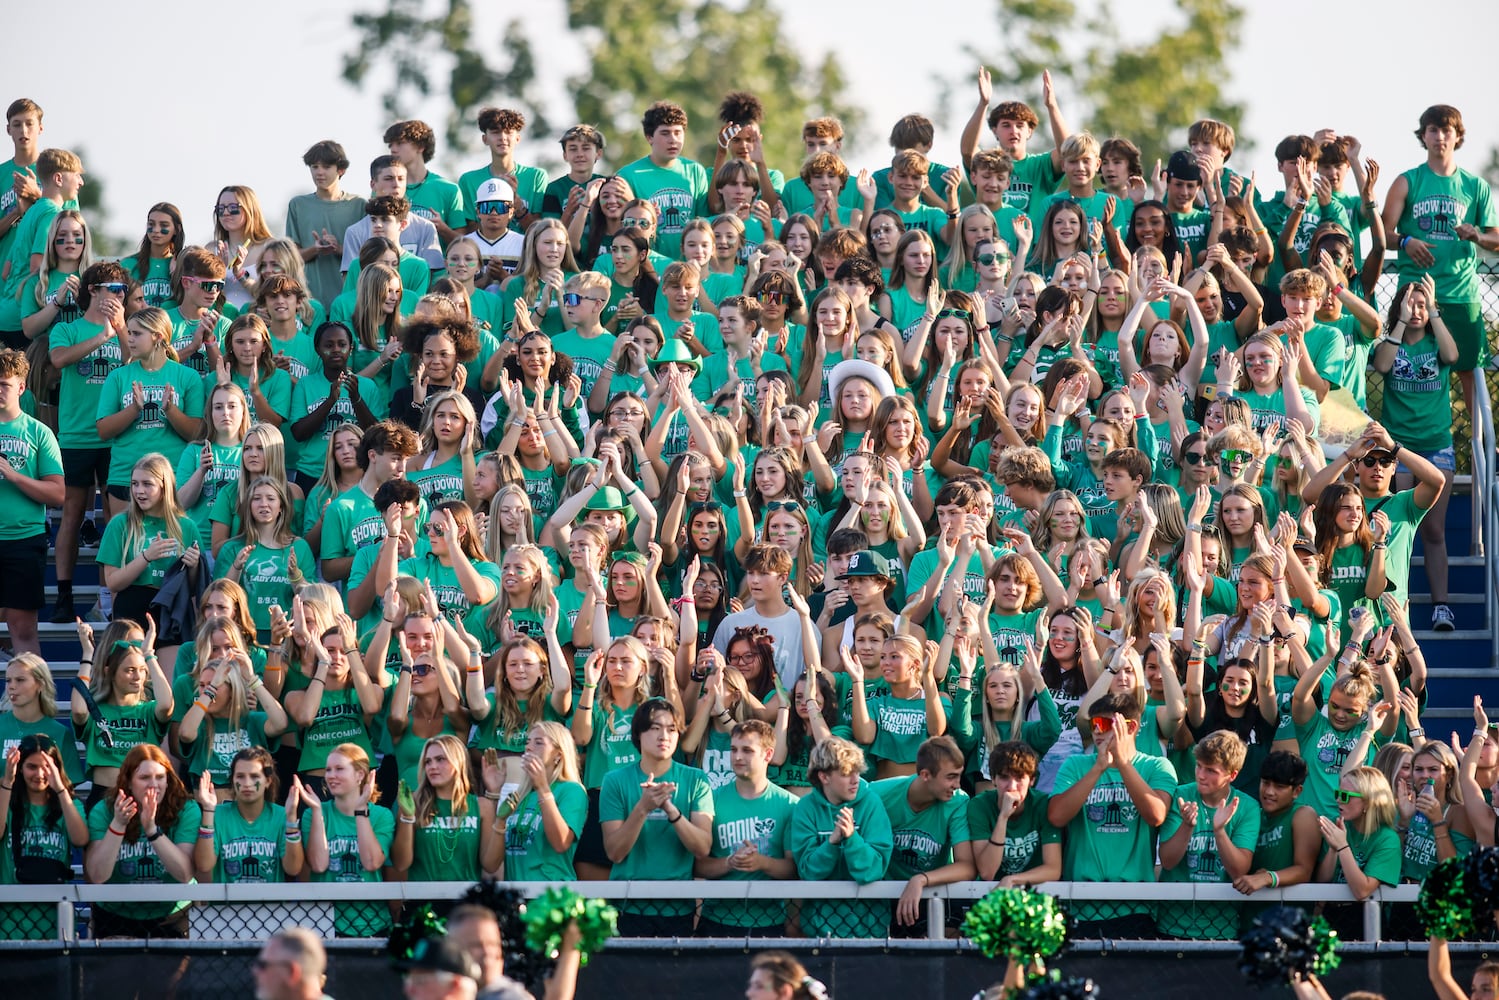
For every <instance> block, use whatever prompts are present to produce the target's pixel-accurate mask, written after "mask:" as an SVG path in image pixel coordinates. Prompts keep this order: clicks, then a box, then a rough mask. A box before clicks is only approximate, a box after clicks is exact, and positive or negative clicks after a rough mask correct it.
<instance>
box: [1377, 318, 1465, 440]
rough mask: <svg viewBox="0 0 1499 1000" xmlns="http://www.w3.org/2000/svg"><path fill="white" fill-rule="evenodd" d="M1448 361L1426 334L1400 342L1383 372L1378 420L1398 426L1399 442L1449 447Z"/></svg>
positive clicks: (1434, 341)
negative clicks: (1442, 357) (1443, 359)
mask: <svg viewBox="0 0 1499 1000" xmlns="http://www.w3.org/2000/svg"><path fill="white" fill-rule="evenodd" d="M1451 371H1452V366H1451V365H1444V364H1442V362H1441V359H1440V358H1439V357H1438V356H1437V341H1436V338H1435V337H1434V336H1432V335H1431V334H1429V333H1428V334H1427V335H1426V336H1424V337H1422V338H1421V339H1420V340H1418V341H1416V342H1415V343H1414V344H1401V345H1400V347H1399V349H1398V350H1397V351H1396V352H1395V363H1394V365H1393V366H1392V367H1391V368H1390V373H1389V374H1388V375H1386V376H1385V383H1384V410H1383V412H1382V413H1381V420H1382V421H1383V422H1384V424H1385V425H1386V426H1388V427H1396V428H1399V434H1400V443H1401V444H1403V445H1405V446H1406V447H1407V448H1410V449H1413V450H1415V451H1421V452H1433V451H1441V450H1442V449H1443V448H1451V447H1452V393H1451V389H1450V386H1451V378H1450V373H1451Z"/></svg>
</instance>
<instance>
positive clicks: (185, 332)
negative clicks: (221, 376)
mask: <svg viewBox="0 0 1499 1000" xmlns="http://www.w3.org/2000/svg"><path fill="white" fill-rule="evenodd" d="M167 319H169V320H171V321H172V350H174V351H176V352H177V360H178V361H179V362H180V363H181V364H183V365H185V366H186V367H188V368H191V369H192V370H193V371H194V372H196V373H197V374H198V375H199V376H200V377H201V376H204V375H208V374H210V372H209V370H208V348H207V347H201V346H200V347H199V348H198V349H197V350H196V351H193V352H192V353H188V348H189V347H190V346H192V342H193V337H195V336H196V335H197V332H198V327H199V325H200V323H201V317H198V316H194V317H192V318H188V317H187V316H184V315H182V307H181V306H176V307H175V308H172V309H168V310H167ZM229 323H230V319H229V317H227V316H220V317H219V321H218V322H217V323H215V324H214V325H213V339H214V342H215V343H217V344H219V345H220V347H221V348H222V346H223V343H224V335H225V334H227V333H228V332H229Z"/></svg>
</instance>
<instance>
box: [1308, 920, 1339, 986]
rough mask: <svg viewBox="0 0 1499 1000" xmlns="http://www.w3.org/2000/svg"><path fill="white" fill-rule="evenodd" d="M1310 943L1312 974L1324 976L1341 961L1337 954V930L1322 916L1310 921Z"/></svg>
mask: <svg viewBox="0 0 1499 1000" xmlns="http://www.w3.org/2000/svg"><path fill="white" fill-rule="evenodd" d="M1311 945H1312V973H1313V974H1315V975H1318V976H1325V975H1327V974H1328V973H1329V972H1331V971H1332V970H1333V969H1336V968H1337V967H1338V963H1340V962H1341V961H1342V958H1340V957H1339V956H1338V932H1337V931H1335V930H1333V929H1332V927H1331V926H1330V925H1329V924H1328V923H1327V920H1326V919H1325V918H1323V917H1318V918H1317V919H1315V920H1313V921H1312V926H1311Z"/></svg>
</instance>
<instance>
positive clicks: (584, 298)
mask: <svg viewBox="0 0 1499 1000" xmlns="http://www.w3.org/2000/svg"><path fill="white" fill-rule="evenodd" d="M602 301H604V300H603V299H596V298H594V297H593V296H591V295H579V294H578V293H577V292H568V293H567V294H566V295H564V296H562V304H563V305H565V306H579V305H582V304H583V303H584V302H602Z"/></svg>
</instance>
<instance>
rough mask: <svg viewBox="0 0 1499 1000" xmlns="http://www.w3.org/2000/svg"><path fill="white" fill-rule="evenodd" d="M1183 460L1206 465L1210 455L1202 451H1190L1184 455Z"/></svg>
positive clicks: (1190, 463) (1188, 462) (1191, 463)
mask: <svg viewBox="0 0 1499 1000" xmlns="http://www.w3.org/2000/svg"><path fill="white" fill-rule="evenodd" d="M1182 461H1183V462H1185V463H1187V464H1188V465H1206V464H1208V457H1207V456H1206V455H1204V454H1203V453H1202V452H1200V451H1189V452H1187V453H1186V454H1184V455H1182Z"/></svg>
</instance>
